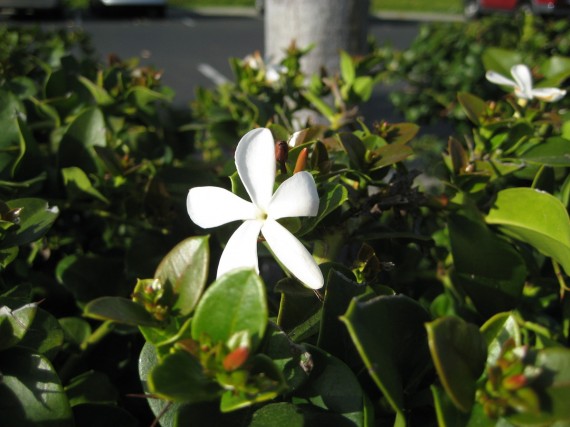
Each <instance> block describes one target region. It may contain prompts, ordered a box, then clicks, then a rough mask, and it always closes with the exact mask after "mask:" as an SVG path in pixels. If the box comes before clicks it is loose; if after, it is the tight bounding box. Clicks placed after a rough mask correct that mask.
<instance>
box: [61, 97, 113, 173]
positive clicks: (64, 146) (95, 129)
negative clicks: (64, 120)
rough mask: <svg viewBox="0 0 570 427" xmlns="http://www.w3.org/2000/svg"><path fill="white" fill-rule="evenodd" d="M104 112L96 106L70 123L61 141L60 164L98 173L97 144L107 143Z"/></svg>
mask: <svg viewBox="0 0 570 427" xmlns="http://www.w3.org/2000/svg"><path fill="white" fill-rule="evenodd" d="M105 133H106V127H105V119H104V118H103V113H101V111H100V110H99V109H97V108H95V107H92V108H88V109H86V110H84V111H83V112H81V113H80V114H79V115H78V116H77V117H76V118H75V119H74V120H73V122H71V124H70V125H69V128H68V129H67V131H66V132H65V133H64V134H63V137H62V138H61V142H60V143H59V150H58V155H59V166H60V167H61V168H67V167H72V166H76V167H78V168H80V169H82V170H83V171H85V172H86V173H88V174H89V173H96V172H97V171H98V165H97V162H96V159H97V154H96V153H95V150H94V147H95V146H102V147H104V146H105V145H106V136H105Z"/></svg>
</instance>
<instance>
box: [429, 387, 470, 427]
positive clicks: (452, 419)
mask: <svg viewBox="0 0 570 427" xmlns="http://www.w3.org/2000/svg"><path fill="white" fill-rule="evenodd" d="M430 389H431V393H432V396H433V403H434V406H435V413H436V415H437V425H438V426H440V427H463V426H466V425H467V423H468V420H469V416H468V415H466V414H465V413H463V412H461V411H459V410H458V409H457V408H456V407H455V405H454V404H453V402H452V401H451V399H450V398H449V396H448V395H447V394H446V393H445V391H444V390H442V389H441V388H440V387H438V386H435V385H432V386H430Z"/></svg>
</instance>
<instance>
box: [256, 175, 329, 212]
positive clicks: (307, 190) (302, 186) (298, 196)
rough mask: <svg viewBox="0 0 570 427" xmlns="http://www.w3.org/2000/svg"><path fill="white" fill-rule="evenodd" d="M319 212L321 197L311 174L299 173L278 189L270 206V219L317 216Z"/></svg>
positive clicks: (268, 208) (268, 209) (268, 210)
mask: <svg viewBox="0 0 570 427" xmlns="http://www.w3.org/2000/svg"><path fill="white" fill-rule="evenodd" d="M318 211H319V195H318V194H317V186H316V185H315V180H314V179H313V176H312V175H311V174H310V173H309V172H304V171H303V172H297V173H296V174H294V175H293V176H292V177H291V178H288V179H287V180H285V181H284V182H283V183H282V184H281V185H280V186H279V188H278V189H277V191H276V192H275V194H274V195H273V198H272V199H271V202H270V203H269V206H268V207H267V214H268V216H269V218H273V219H279V218H287V217H294V216H316V215H317V212H318Z"/></svg>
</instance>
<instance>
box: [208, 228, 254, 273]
mask: <svg viewBox="0 0 570 427" xmlns="http://www.w3.org/2000/svg"><path fill="white" fill-rule="evenodd" d="M262 225H263V221H259V220H248V221H245V222H244V223H243V224H242V225H240V226H239V227H238V229H237V230H236V231H235V232H234V234H232V237H230V240H228V243H227V244H226V247H225V248H224V252H222V256H221V257H220V263H219V264H218V273H217V274H218V275H217V277H220V276H222V275H223V274H225V273H227V272H228V271H230V270H234V269H236V268H242V267H243V268H248V267H249V268H255V271H257V272H259V267H258V263H257V238H258V237H259V231H260V230H261V226H262Z"/></svg>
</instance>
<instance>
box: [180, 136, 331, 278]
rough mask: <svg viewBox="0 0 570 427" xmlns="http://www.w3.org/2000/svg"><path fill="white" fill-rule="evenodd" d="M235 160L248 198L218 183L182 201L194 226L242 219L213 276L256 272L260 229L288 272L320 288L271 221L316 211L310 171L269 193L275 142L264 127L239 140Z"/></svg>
mask: <svg viewBox="0 0 570 427" xmlns="http://www.w3.org/2000/svg"><path fill="white" fill-rule="evenodd" d="M235 161H236V166H237V171H238V174H239V176H240V178H241V180H242V182H243V184H244V186H245V189H246V190H247V193H248V194H249V197H250V198H251V200H252V202H248V201H246V200H244V199H242V198H240V197H239V196H237V195H235V194H233V193H232V192H230V191H228V190H225V189H223V188H219V187H196V188H192V189H191V190H190V192H189V193H188V199H187V207H188V213H189V215H190V218H191V219H192V221H194V222H195V223H196V224H197V225H199V226H200V227H203V228H210V227H217V226H219V225H222V224H226V223H228V222H231V221H236V220H242V221H244V222H243V223H242V224H241V225H240V226H239V228H238V229H237V230H236V231H235V232H234V234H233V235H232V236H231V237H230V239H229V241H228V243H227V245H226V247H225V249H224V251H223V253H222V256H221V258H220V264H219V265H218V277H219V276H221V275H223V274H224V273H226V272H228V271H230V270H233V269H235V268H240V267H251V268H255V269H256V271H258V272H259V267H258V261H257V239H258V237H259V234H260V233H261V234H262V235H263V237H264V238H265V240H266V241H267V244H268V245H269V247H270V249H271V251H272V252H273V253H274V255H275V256H276V257H277V259H278V260H279V261H280V262H281V264H282V265H283V266H284V267H285V268H286V269H287V270H289V272H290V273H291V274H292V275H293V276H295V277H296V278H297V279H299V281H301V282H302V283H303V284H304V285H305V286H307V287H309V288H312V289H318V288H321V287H322V286H323V283H324V279H323V275H322V273H321V270H320V269H319V267H318V265H317V263H316V262H315V260H314V258H313V257H312V255H311V254H310V253H309V251H308V250H307V249H305V247H304V246H303V244H302V243H301V242H300V241H299V240H297V238H296V237H295V236H293V234H291V233H290V232H289V231H288V230H287V229H286V228H285V227H283V226H282V225H281V224H279V223H278V222H277V220H278V219H280V218H287V217H295V216H315V215H317V212H318V210H319V196H318V194H317V188H316V186H315V181H314V180H313V177H312V176H311V174H310V173H308V172H299V173H296V174H294V175H293V176H292V177H290V178H288V179H287V180H286V181H284V182H283V183H282V184H281V186H279V188H278V189H277V190H276V191H275V193H273V185H274V183H275V172H276V164H275V163H276V162H275V142H274V140H273V136H272V135H271V131H270V130H269V129H264V128H260V129H254V130H252V131H250V132H248V133H247V134H246V135H245V136H244V137H243V138H242V139H241V140H240V142H239V143H238V146H237V149H236V153H235Z"/></svg>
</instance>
